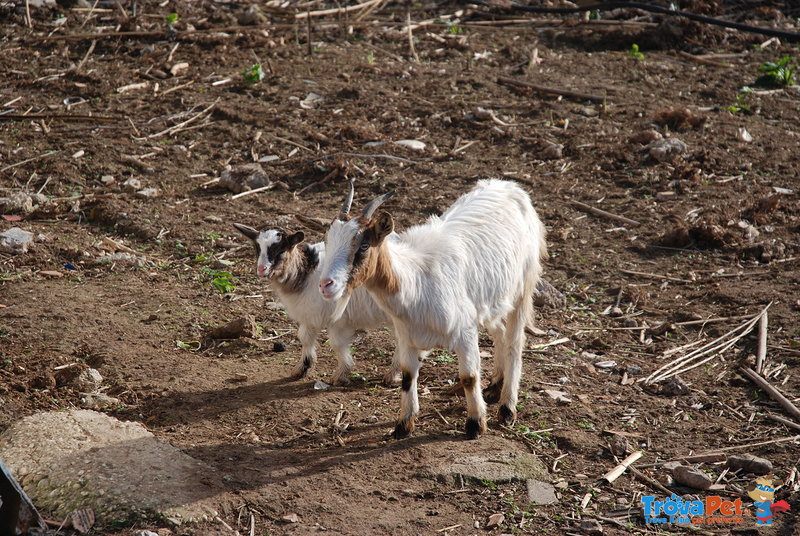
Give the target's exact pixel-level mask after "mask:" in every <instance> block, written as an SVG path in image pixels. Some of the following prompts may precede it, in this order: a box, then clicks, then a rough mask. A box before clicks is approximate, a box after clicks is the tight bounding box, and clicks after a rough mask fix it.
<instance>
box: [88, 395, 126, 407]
mask: <svg viewBox="0 0 800 536" xmlns="http://www.w3.org/2000/svg"><path fill="white" fill-rule="evenodd" d="M80 396H81V407H82V408H85V409H103V408H113V407H117V406H119V404H120V400H119V398H114V397H113V396H108V395H104V394H103V393H81V395H80Z"/></svg>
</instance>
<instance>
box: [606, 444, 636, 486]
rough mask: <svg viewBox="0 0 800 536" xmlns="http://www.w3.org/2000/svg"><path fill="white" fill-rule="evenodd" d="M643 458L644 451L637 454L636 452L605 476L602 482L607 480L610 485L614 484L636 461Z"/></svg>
mask: <svg viewBox="0 0 800 536" xmlns="http://www.w3.org/2000/svg"><path fill="white" fill-rule="evenodd" d="M641 457H642V451H641V450H637V451H636V452H634V453H633V454H631V455H630V456H628V457H627V458H625V459H624V460H622V461H621V462H619V465H617V466H616V467H614V468H613V469H612V470H610V471H609V472H607V473H606V474H604V475H603V477H602V480H605V481H606V482H608V483H609V484H611V483H613V482H614V481H615V480H616V479H618V478H619V477H620V476H622V473H624V472H625V470H626V469H627V468H628V467H629V466H630V465H631V464H632V463H633V462H635V461H636V460H638V459H639V458H641Z"/></svg>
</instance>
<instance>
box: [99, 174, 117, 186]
mask: <svg viewBox="0 0 800 536" xmlns="http://www.w3.org/2000/svg"><path fill="white" fill-rule="evenodd" d="M100 182H102V183H103V184H105V185H106V186H111V185H112V184H114V182H116V179H115V178H114V176H113V175H103V176H102V177H100Z"/></svg>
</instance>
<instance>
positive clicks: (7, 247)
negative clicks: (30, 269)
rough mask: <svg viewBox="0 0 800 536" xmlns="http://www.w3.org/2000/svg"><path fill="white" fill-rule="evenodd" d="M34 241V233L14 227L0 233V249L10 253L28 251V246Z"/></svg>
mask: <svg viewBox="0 0 800 536" xmlns="http://www.w3.org/2000/svg"><path fill="white" fill-rule="evenodd" d="M32 243H33V233H29V232H28V231H25V230H22V229H20V228H19V227H12V228H11V229H9V230H8V231H4V232H2V233H0V250H2V251H6V252H8V253H15V254H17V253H27V252H28V247H29V246H30V245H31V244H32Z"/></svg>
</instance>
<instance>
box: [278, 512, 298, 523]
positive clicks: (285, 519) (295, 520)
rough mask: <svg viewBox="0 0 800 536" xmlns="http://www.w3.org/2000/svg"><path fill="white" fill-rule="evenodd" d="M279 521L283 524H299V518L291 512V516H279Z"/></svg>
mask: <svg viewBox="0 0 800 536" xmlns="http://www.w3.org/2000/svg"><path fill="white" fill-rule="evenodd" d="M281 521H283V522H284V523H300V516H298V515H297V514H295V513H294V512H292V513H291V514H286V515H284V516H281Z"/></svg>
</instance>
